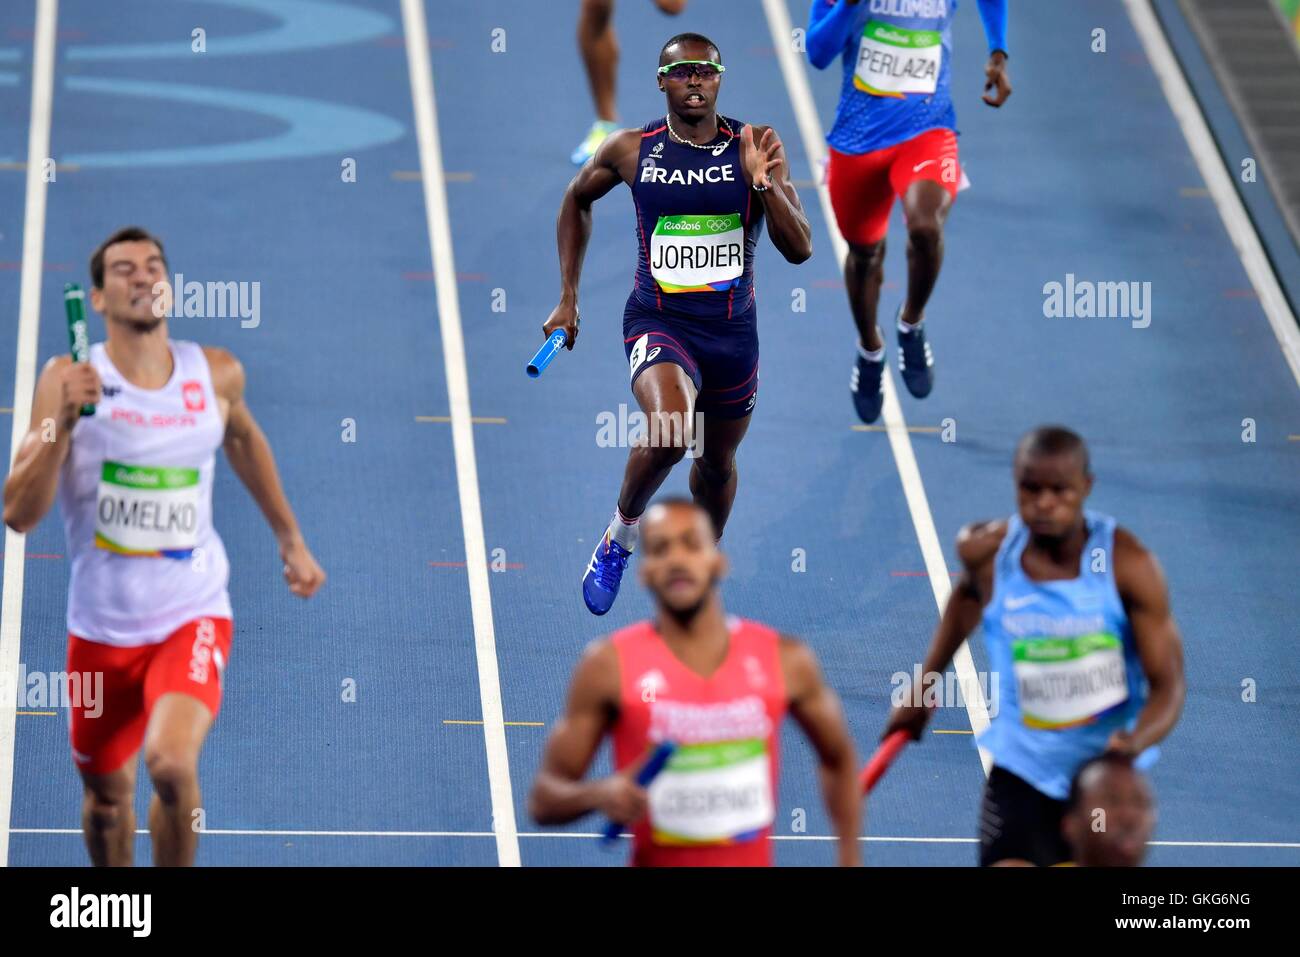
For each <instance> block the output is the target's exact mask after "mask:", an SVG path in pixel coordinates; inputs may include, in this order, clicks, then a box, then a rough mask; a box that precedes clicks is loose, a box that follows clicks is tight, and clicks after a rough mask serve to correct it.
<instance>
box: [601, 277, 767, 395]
mask: <svg viewBox="0 0 1300 957" xmlns="http://www.w3.org/2000/svg"><path fill="white" fill-rule="evenodd" d="M623 349H624V352H625V353H626V355H627V362H628V372H629V373H630V378H631V381H632V383H635V382H636V377H637V376H639V375H640V374H641V373H642V372H644V371H645V370H646V369H648V368H650V367H651V366H653V365H658V364H659V363H660V362H672V363H676V364H677V365H679V366H681V367H682V369H683V370H685V372H686V375H687V376H688V377H689V378H690V380H691V381H692V382H693V383H695V391H696V398H695V408H696V411H698V412H702V413H704V414H705V415H707V416H716V417H717V418H720V419H743V418H744V417H745V416H747V415H749V414H750V413H751V412H753V411H754V404H755V403H756V402H757V401H758V322H757V319H756V311H755V307H754V306H750V308H749V309H748V310H747V311H745V312H742V313H740V314H738V315H736V316H735V317H733V318H730V319H689V318H686V317H680V316H674V315H672V314H669V313H663V312H657V311H656V310H654V309H649V308H647V307H645V306H643V305H641V303H639V302H638V301H637V299H636V296H635V295H633V296H632V297H631V298H629V299H628V301H627V307H626V308H625V309H624V311H623Z"/></svg>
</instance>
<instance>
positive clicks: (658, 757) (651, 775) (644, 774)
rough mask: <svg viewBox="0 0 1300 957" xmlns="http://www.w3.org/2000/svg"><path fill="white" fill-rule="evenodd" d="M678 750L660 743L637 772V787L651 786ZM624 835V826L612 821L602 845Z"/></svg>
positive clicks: (668, 743)
mask: <svg viewBox="0 0 1300 957" xmlns="http://www.w3.org/2000/svg"><path fill="white" fill-rule="evenodd" d="M676 750H677V745H676V744H674V743H673V742H671V741H662V742H660V744H659V746H658V747H657V748H655V749H654V753H653V754H651V755H650V757H649V759H648V760H647V761H646V763H645V764H643V765H641V770H640V771H639V772H637V776H636V785H637V787H640V788H643V787H646V786H647V785H649V783H650V782H651V781H653V780H654V779H655V778H656V777H657V776H658V774H659V772H660V771H662V770H663V769H664V765H666V764H667V763H668V759H669V758H671V757H672V756H673V752H674V751H676ZM622 833H623V825H622V824H618V823H616V822H614V821H610V822H609V823H608V824H606V825H605V833H604V834H602V835H601V839H600V841H601V844H603V845H604V846H606V847H608V846H609V845H611V844H613V843H614V842H615V841H617V840H618V836H619V835H620V834H622Z"/></svg>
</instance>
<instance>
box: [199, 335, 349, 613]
mask: <svg viewBox="0 0 1300 957" xmlns="http://www.w3.org/2000/svg"><path fill="white" fill-rule="evenodd" d="M203 354H204V355H205V356H207V359H208V368H209V369H210V370H211V375H212V388H213V389H214V390H215V391H216V393H217V404H218V406H219V407H220V410H221V417H222V419H223V420H224V421H225V424H226V437H225V442H224V444H223V448H225V450H226V458H227V459H228V460H229V461H230V467H231V468H232V469H234V470H235V474H236V475H238V476H239V480H240V481H241V482H243V483H244V486H245V487H246V488H247V489H248V491H249V492H250V493H251V494H252V496H253V500H254V501H256V502H257V505H258V507H259V508H260V509H261V510H262V514H263V515H265V516H266V521H267V524H269V525H270V526H271V531H273V532H274V533H275V539H276V541H277V542H278V543H279V545H280V558H281V559H282V560H283V561H284V579H285V581H286V582H288V584H289V590H290V591H291V592H293V593H294V594H295V595H297V596H299V597H300V598H310V597H311V596H312V595H314V594H315V593H316V591H317V589H319V588H320V586H321V585H323V584H325V572H324V571H323V570H322V569H321V567H320V565H318V564H317V563H316V559H315V558H314V557H313V556H312V553H311V551H310V549H308V548H307V543H306V542H305V541H304V540H303V537H302V532H301V531H300V530H299V528H298V520H297V519H296V518H294V514H293V509H292V508H290V507H289V500H288V499H287V498H285V495H284V488H283V487H282V486H281V485H280V473H279V471H278V470H277V469H276V467H275V456H274V455H273V454H272V452H271V443H270V442H268V441H267V439H266V434H265V433H263V432H262V429H261V427H260V426H259V425H258V424H257V420H256V419H254V418H253V413H252V411H250V410H249V408H248V404H247V403H246V402H245V401H244V367H243V366H242V365H240V363H239V360H238V359H236V358H235V357H234V356H233V355H231V354H230V353H229V352H227V351H226V350H225V349H220V348H217V347H216V346H204V347H203Z"/></svg>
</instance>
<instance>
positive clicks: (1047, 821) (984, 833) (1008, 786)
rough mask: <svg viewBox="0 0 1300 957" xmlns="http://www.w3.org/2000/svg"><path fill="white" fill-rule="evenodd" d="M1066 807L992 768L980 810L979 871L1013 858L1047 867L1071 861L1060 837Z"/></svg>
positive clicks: (1064, 804) (1068, 851)
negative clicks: (980, 868)
mask: <svg viewBox="0 0 1300 957" xmlns="http://www.w3.org/2000/svg"><path fill="white" fill-rule="evenodd" d="M1065 808H1066V803H1065V802H1064V801H1058V800H1056V799H1055V798H1050V797H1048V796H1047V795H1046V794H1044V793H1043V792H1042V791H1039V790H1038V789H1037V788H1035V787H1034V786H1033V785H1032V784H1030V783H1028V782H1027V781H1025V780H1024V779H1022V778H1019V777H1017V776H1016V775H1014V774H1012V773H1011V772H1010V771H1008V770H1006V768H999V767H996V766H995V767H994V768H993V773H992V774H990V775H989V779H988V783H987V784H985V785H984V803H983V805H982V806H981V807H980V867H988V866H989V865H990V864H995V863H997V862H998V861H1005V860H1007V859H1008V858H1017V859H1019V860H1023V861H1029V862H1030V863H1031V864H1037V865H1038V866H1039V867H1051V866H1052V865H1053V864H1061V863H1064V862H1065V861H1068V860H1069V859H1070V857H1071V854H1070V848H1069V846H1068V845H1067V844H1066V843H1065V838H1063V837H1062V836H1061V819H1062V818H1063V817H1064V816H1065Z"/></svg>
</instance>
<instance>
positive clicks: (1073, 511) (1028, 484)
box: [1012, 425, 1092, 543]
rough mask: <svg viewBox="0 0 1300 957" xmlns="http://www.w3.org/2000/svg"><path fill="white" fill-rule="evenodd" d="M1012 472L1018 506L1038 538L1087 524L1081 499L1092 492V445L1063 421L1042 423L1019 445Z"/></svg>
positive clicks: (1056, 535) (1056, 536)
mask: <svg viewBox="0 0 1300 957" xmlns="http://www.w3.org/2000/svg"><path fill="white" fill-rule="evenodd" d="M1012 474H1013V476H1014V477H1015V482H1016V505H1017V509H1018V511H1019V512H1020V518H1021V520H1022V521H1023V522H1024V523H1025V525H1026V526H1027V527H1028V528H1029V532H1030V534H1031V535H1032V536H1033V537H1034V538H1035V539H1036V540H1038V541H1040V542H1045V543H1047V542H1051V541H1055V540H1060V539H1062V538H1065V537H1066V536H1067V535H1068V534H1069V533H1070V532H1071V531H1073V530H1075V529H1077V528H1079V527H1080V526H1081V525H1082V524H1083V503H1084V502H1085V501H1086V500H1087V498H1088V494H1089V493H1090V492H1091V491H1092V467H1091V465H1090V464H1089V461H1088V446H1087V445H1085V444H1084V441H1083V439H1081V438H1080V437H1079V436H1078V435H1077V434H1076V433H1074V432H1072V431H1070V430H1069V429H1067V428H1065V427H1063V426H1059V425H1042V426H1039V427H1038V428H1036V429H1034V430H1033V431H1031V432H1028V433H1026V435H1025V436H1024V437H1023V438H1022V439H1021V440H1020V443H1019V444H1018V445H1017V446H1016V455H1015V460H1014V463H1013V466H1012Z"/></svg>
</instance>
